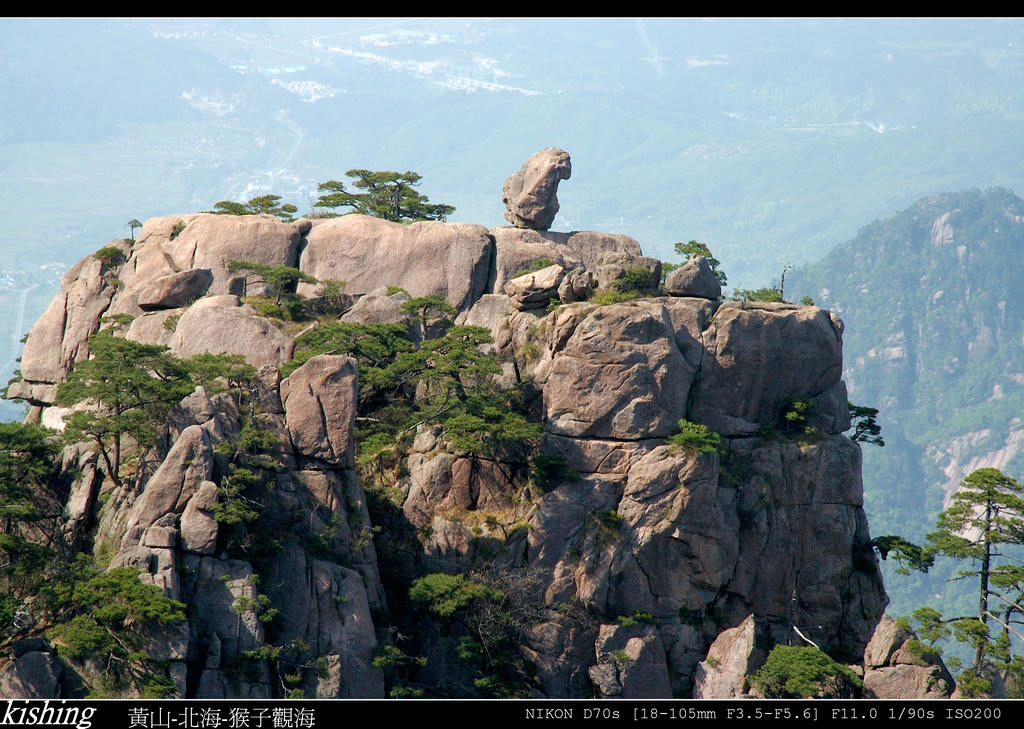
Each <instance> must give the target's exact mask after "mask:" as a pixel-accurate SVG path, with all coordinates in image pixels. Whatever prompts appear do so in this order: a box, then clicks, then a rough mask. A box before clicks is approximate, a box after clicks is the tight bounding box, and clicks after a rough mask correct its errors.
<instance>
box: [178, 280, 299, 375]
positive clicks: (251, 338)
mask: <svg viewBox="0 0 1024 729" xmlns="http://www.w3.org/2000/svg"><path fill="white" fill-rule="evenodd" d="M293 348H294V345H293V344H292V340H291V339H289V338H288V337H287V336H286V335H284V334H282V333H281V330H280V329H278V328H277V327H275V326H274V325H273V323H272V322H271V321H270V320H269V319H266V318H264V317H262V316H260V315H259V314H257V313H256V310H255V309H254V308H252V307H251V306H249V305H248V304H243V303H242V302H241V301H240V300H239V299H238V297H237V296H231V295H227V296H209V297H206V298H203V299H200V300H199V301H197V302H196V303H195V304H193V305H192V306H191V307H189V309H188V310H187V311H186V312H185V313H184V314H182V315H181V318H180V319H179V320H178V323H177V325H176V326H175V329H174V336H173V337H172V338H171V351H172V352H173V353H174V354H175V355H177V356H178V357H182V358H185V359H187V358H189V357H191V356H192V355H195V354H199V353H201V352H210V353H211V354H240V355H242V356H244V357H245V359H246V360H247V361H248V362H249V364H251V365H254V366H256V367H260V366H263V365H274V366H277V365H280V364H282V363H284V362H287V361H288V360H289V359H291V356H292V350H293Z"/></svg>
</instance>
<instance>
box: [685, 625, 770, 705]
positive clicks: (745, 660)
mask: <svg viewBox="0 0 1024 729" xmlns="http://www.w3.org/2000/svg"><path fill="white" fill-rule="evenodd" d="M765 637H767V633H766V632H765V631H764V629H763V628H762V627H760V626H759V625H758V623H757V621H756V620H755V619H754V616H753V615H749V616H747V618H746V619H745V620H744V621H743V622H742V623H740V624H739V625H737V626H736V627H735V628H728V629H727V630H723V631H722V632H721V633H719V634H718V637H717V638H715V641H714V642H713V643H712V644H711V648H709V649H708V655H707V658H706V659H705V660H704V661H702V662H701V664H700V665H699V666H697V672H696V676H695V678H694V689H693V698H695V699H734V698H738V697H741V696H746V695H747V693H748V690H749V688H750V687H749V683H748V676H750V675H752V674H754V673H756V672H757V671H758V669H760V668H761V666H763V665H764V662H765V660H766V659H767V658H768V655H767V653H765V652H764V650H763V648H761V646H762V645H764V644H765V643H766V641H764V640H763V638H765ZM759 638H761V640H759Z"/></svg>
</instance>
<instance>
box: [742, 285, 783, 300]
mask: <svg viewBox="0 0 1024 729" xmlns="http://www.w3.org/2000/svg"><path fill="white" fill-rule="evenodd" d="M732 298H733V300H734V301H768V302H777V303H778V302H781V301H782V292H781V291H779V290H778V289H777V288H775V287H774V286H766V287H764V288H760V289H736V291H734V292H733V295H732Z"/></svg>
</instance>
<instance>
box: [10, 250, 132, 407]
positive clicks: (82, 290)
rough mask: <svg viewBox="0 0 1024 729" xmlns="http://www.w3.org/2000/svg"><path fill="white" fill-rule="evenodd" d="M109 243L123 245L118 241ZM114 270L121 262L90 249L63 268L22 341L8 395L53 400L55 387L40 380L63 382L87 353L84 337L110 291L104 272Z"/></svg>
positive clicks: (103, 308)
mask: <svg viewBox="0 0 1024 729" xmlns="http://www.w3.org/2000/svg"><path fill="white" fill-rule="evenodd" d="M113 244H114V245H115V246H116V247H120V248H122V249H126V248H127V246H126V244H124V243H123V242H122V241H113ZM120 270H121V267H114V268H110V267H108V266H106V265H105V264H103V263H102V262H100V261H98V260H97V259H96V258H95V257H94V256H93V255H92V254H90V255H88V256H86V257H85V258H83V259H82V260H80V261H79V262H78V263H76V264H75V265H74V266H72V267H71V268H70V269H69V270H68V272H67V273H65V274H64V278H62V279H61V288H60V292H58V294H57V295H56V296H55V297H54V298H53V301H51V302H50V305H49V307H47V309H46V312H45V313H43V315H42V317H40V319H39V321H38V322H36V324H35V326H33V327H32V331H31V332H30V333H29V336H28V339H27V340H26V342H25V350H24V352H23V353H22V355H21V372H22V377H23V378H24V380H23V382H22V383H18V386H17V387H15V388H14V389H13V390H12V392H11V394H12V396H15V397H23V398H26V399H28V400H30V401H32V402H38V403H51V402H53V397H54V396H55V395H56V389H55V388H49V387H46V385H54V384H58V383H60V382H63V381H64V378H65V377H66V376H67V373H68V372H69V371H70V370H71V368H72V366H74V364H75V362H79V361H81V360H83V359H88V358H89V354H90V353H89V347H88V344H87V343H86V340H87V339H88V338H89V337H90V336H92V335H93V334H95V333H96V331H97V330H98V329H99V326H100V318H101V317H102V316H103V315H104V314H105V313H106V312H107V309H108V307H109V306H110V300H111V298H112V297H113V295H114V286H113V285H112V284H111V283H110V278H111V277H113V276H115V275H117V274H118V273H119V272H120ZM40 385H41V386H40Z"/></svg>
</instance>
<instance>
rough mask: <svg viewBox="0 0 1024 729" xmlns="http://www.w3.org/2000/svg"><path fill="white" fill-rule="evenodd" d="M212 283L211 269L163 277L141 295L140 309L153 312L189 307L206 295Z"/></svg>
mask: <svg viewBox="0 0 1024 729" xmlns="http://www.w3.org/2000/svg"><path fill="white" fill-rule="evenodd" d="M212 283H213V271H211V270H210V269H209V268H190V269H188V270H185V271H181V272H180V273H172V274H169V275H167V276H161V277H160V278H158V279H156V280H155V281H152V282H150V283H149V284H148V285H147V287H146V289H145V290H144V291H142V292H140V293H139V298H138V303H139V307H140V308H142V309H143V310H145V311H151V310H153V309H176V308H178V307H179V306H188V305H189V304H191V303H192V301H194V300H195V299H198V298H199V297H200V296H202V295H203V294H205V293H206V292H207V291H208V290H209V289H210V285H211V284H212Z"/></svg>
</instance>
